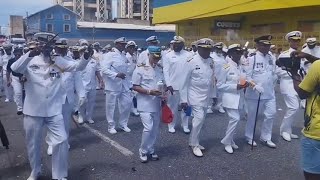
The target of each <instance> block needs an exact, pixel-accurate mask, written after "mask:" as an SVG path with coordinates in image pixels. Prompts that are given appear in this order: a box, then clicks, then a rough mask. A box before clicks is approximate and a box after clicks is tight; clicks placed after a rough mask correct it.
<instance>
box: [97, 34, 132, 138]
mask: <svg viewBox="0 0 320 180" xmlns="http://www.w3.org/2000/svg"><path fill="white" fill-rule="evenodd" d="M114 44H115V47H114V48H112V52H110V53H108V54H107V55H105V56H104V57H103V61H102V63H101V65H102V67H101V69H102V73H103V75H104V76H103V77H104V81H105V83H106V87H105V90H106V118H107V120H108V132H109V133H110V134H115V133H117V130H116V129H115V128H116V123H115V119H114V113H115V108H116V103H118V108H119V114H120V115H119V127H120V129H122V130H123V131H125V132H131V129H129V128H128V120H129V116H130V110H131V107H132V95H131V91H130V88H131V87H132V84H131V82H130V79H128V74H127V73H128V68H129V65H128V59H127V58H126V56H125V54H124V50H125V46H126V44H127V41H126V38H124V37H121V38H118V39H116V40H115V41H114Z"/></svg>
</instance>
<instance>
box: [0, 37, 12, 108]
mask: <svg viewBox="0 0 320 180" xmlns="http://www.w3.org/2000/svg"><path fill="white" fill-rule="evenodd" d="M3 50H4V55H3V56H2V78H3V81H2V83H3V84H4V85H3V88H4V93H5V96H6V99H5V102H10V101H12V100H13V87H12V85H10V86H7V84H8V82H7V65H8V62H9V60H10V59H12V58H13V57H14V56H13V54H12V44H9V43H6V44H4V45H3Z"/></svg>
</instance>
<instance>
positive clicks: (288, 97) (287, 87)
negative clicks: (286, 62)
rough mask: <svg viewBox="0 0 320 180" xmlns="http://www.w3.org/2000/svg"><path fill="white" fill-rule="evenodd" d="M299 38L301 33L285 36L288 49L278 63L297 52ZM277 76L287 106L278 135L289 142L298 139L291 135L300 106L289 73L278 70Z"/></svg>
mask: <svg viewBox="0 0 320 180" xmlns="http://www.w3.org/2000/svg"><path fill="white" fill-rule="evenodd" d="M301 37H302V33H301V32H300V31H292V32H289V33H288V34H287V35H286V36H285V39H286V40H287V41H288V42H289V46H290V49H289V50H287V51H284V52H282V53H281V54H280V55H279V61H281V59H282V58H290V55H291V53H292V52H294V51H296V50H298V48H299V47H300V41H301ZM277 75H278V76H279V77H280V92H281V94H282V95H283V98H284V102H285V103H286V106H287V110H286V113H285V115H284V117H283V120H282V123H281V126H280V135H281V136H282V138H283V139H284V140H286V141H288V142H290V141H291V139H297V138H298V136H297V135H295V134H293V133H292V124H293V122H294V119H295V116H296V113H297V112H298V109H299V106H300V99H299V97H298V94H297V92H296V91H295V90H294V88H293V81H292V78H291V77H290V73H289V72H287V71H286V70H285V69H281V68H278V69H277Z"/></svg>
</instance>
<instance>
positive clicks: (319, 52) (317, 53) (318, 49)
mask: <svg viewBox="0 0 320 180" xmlns="http://www.w3.org/2000/svg"><path fill="white" fill-rule="evenodd" d="M301 51H302V52H304V53H308V54H311V55H312V56H314V57H317V58H319V59H320V46H315V47H314V48H313V49H310V48H309V47H308V46H307V47H305V48H303V49H302V50H301ZM306 61H307V60H306V59H302V61H301V62H302V64H301V67H302V68H303V69H304V70H305V71H306V72H308V70H309V68H310V66H311V63H309V64H306V65H305V64H304V62H306Z"/></svg>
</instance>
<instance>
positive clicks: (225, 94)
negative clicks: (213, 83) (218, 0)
mask: <svg viewBox="0 0 320 180" xmlns="http://www.w3.org/2000/svg"><path fill="white" fill-rule="evenodd" d="M227 53H228V56H227V57H226V59H227V61H228V63H227V64H224V65H222V67H221V68H222V69H221V70H220V73H219V74H217V88H218V90H220V92H221V93H222V96H221V98H222V106H223V107H225V108H226V111H227V114H228V116H229V124H228V127H227V131H226V135H225V137H224V138H223V139H222V140H221V143H222V144H224V146H225V147H224V149H225V150H226V152H228V153H229V154H232V153H233V149H238V148H239V147H238V146H237V145H236V143H235V142H234V140H233V137H234V134H235V131H236V127H237V124H238V122H239V121H240V110H241V109H242V107H243V102H244V89H245V88H246V87H247V86H248V85H249V83H248V82H246V81H245V77H246V75H245V72H244V71H243V68H242V67H241V61H240V59H241V55H242V53H243V51H242V48H241V46H240V44H232V45H230V46H229V48H228V52H227Z"/></svg>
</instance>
